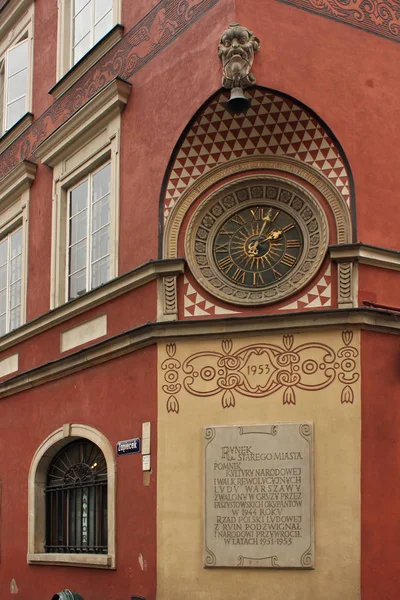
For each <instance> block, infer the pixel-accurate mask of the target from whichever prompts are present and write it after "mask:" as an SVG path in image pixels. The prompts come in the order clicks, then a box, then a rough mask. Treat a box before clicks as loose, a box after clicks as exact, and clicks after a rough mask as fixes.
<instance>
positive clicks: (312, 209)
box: [185, 174, 329, 306]
mask: <svg viewBox="0 0 400 600" xmlns="http://www.w3.org/2000/svg"><path fill="white" fill-rule="evenodd" d="M254 194H256V198H254V197H253V195H254ZM258 203H260V206H263V205H265V206H270V207H273V208H275V209H276V210H277V211H278V213H279V211H280V210H282V212H286V214H289V215H290V217H291V218H292V219H294V221H295V222H296V224H297V226H298V227H299V229H300V230H301V232H302V236H303V249H302V252H301V255H300V257H299V260H298V263H297V266H296V267H295V268H293V269H292V270H291V271H290V272H289V273H288V274H287V276H286V277H285V278H282V279H283V281H277V282H276V283H275V282H272V283H270V285H268V286H264V287H261V286H260V288H259V289H257V288H250V287H247V288H246V287H245V286H241V285H240V284H236V282H233V281H232V280H230V279H228V278H226V277H224V275H223V274H221V272H220V269H219V268H218V266H217V264H216V258H215V257H214V256H213V250H212V245H213V243H214V240H215V237H216V232H218V230H219V228H221V226H222V224H223V223H224V222H225V221H226V219H227V216H232V215H235V214H236V212H237V211H239V210H241V209H243V208H250V207H252V206H255V205H256V204H258ZM328 237H329V236H328V222H327V219H326V216H325V213H324V211H323V210H322V208H321V206H320V203H319V202H318V200H317V199H316V198H315V197H314V196H313V194H312V193H310V192H309V191H308V190H307V189H306V188H304V187H303V186H301V185H299V184H298V183H296V182H293V181H290V180H288V179H285V178H284V177H277V176H276V175H271V174H262V175H248V176H247V177H240V178H238V179H236V180H233V181H230V182H229V183H227V184H225V185H223V186H221V187H219V188H217V189H216V190H215V191H213V193H211V194H210V195H209V196H208V197H207V198H206V199H205V200H203V201H202V203H201V204H200V205H199V206H198V208H197V209H196V210H195V212H194V213H193V215H192V217H191V219H190V222H189V224H188V226H187V230H186V235H185V254H186V259H187V262H188V265H189V268H190V270H191V272H192V274H193V276H194V277H195V279H196V280H197V281H199V282H200V283H201V285H202V286H203V287H204V288H205V289H206V290H207V291H208V292H210V293H211V294H212V295H213V296H216V297H217V298H219V299H220V300H223V301H225V302H228V303H231V304H235V305H239V306H244V305H247V306H249V305H250V306H255V305H256V306H257V305H261V304H271V303H272V302H276V301H277V300H282V299H283V298H287V297H288V296H292V295H293V294H294V293H296V292H298V291H299V290H300V289H301V288H303V287H304V286H305V285H307V283H309V281H310V280H311V279H312V278H313V277H314V275H315V274H316V272H317V270H318V269H319V267H320V266H321V264H322V261H323V260H324V257H325V254H326V250H327V247H328ZM267 260H268V259H267ZM237 266H238V265H236V267H237Z"/></svg>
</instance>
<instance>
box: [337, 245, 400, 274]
mask: <svg viewBox="0 0 400 600" xmlns="http://www.w3.org/2000/svg"><path fill="white" fill-rule="evenodd" d="M329 252H330V256H331V258H332V260H334V261H335V262H354V261H356V262H359V263H360V264H363V265H369V266H371V267H379V268H381V269H391V270H394V271H400V251H398V250H391V249H389V248H380V247H379V246H370V245H369V244H363V243H361V242H360V243H357V244H342V245H339V246H330V248H329Z"/></svg>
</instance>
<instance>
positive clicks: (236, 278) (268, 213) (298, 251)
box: [212, 204, 304, 289]
mask: <svg viewBox="0 0 400 600" xmlns="http://www.w3.org/2000/svg"><path fill="white" fill-rule="evenodd" d="M212 248H213V261H214V264H215V266H216V267H217V268H218V269H219V271H220V272H221V274H222V275H223V276H225V277H226V278H227V279H229V280H230V281H231V282H232V283H235V284H239V285H240V286H243V287H245V288H247V289H254V288H263V287H266V286H269V285H271V284H275V283H277V282H279V281H282V280H283V279H284V278H285V277H286V276H287V275H288V274H289V273H290V272H291V271H292V270H293V269H294V268H296V265H297V264H298V262H299V259H300V257H301V255H302V251H303V248H304V238H303V233H302V231H301V227H300V226H299V223H298V222H297V220H296V219H295V218H294V217H293V216H292V215H291V214H289V213H288V212H286V211H285V210H283V209H280V208H277V207H276V206H268V204H254V205H250V206H248V207H246V208H242V209H241V210H237V211H235V212H234V213H233V214H232V215H231V216H229V217H228V219H226V221H225V222H224V223H222V225H221V226H220V227H219V228H218V229H217V232H216V235H215V236H214V238H213V243H212Z"/></svg>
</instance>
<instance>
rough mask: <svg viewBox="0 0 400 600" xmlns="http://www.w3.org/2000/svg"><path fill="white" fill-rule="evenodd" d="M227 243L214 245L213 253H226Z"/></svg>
mask: <svg viewBox="0 0 400 600" xmlns="http://www.w3.org/2000/svg"><path fill="white" fill-rule="evenodd" d="M228 247H229V242H225V243H222V244H215V252H228Z"/></svg>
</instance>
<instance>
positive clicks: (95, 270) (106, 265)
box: [92, 256, 110, 289]
mask: <svg viewBox="0 0 400 600" xmlns="http://www.w3.org/2000/svg"><path fill="white" fill-rule="evenodd" d="M109 279H110V260H109V257H108V256H107V257H106V258H103V259H102V260H99V262H97V263H95V264H94V265H93V266H92V288H93V289H94V288H96V287H98V286H99V285H103V283H107V281H109Z"/></svg>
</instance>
